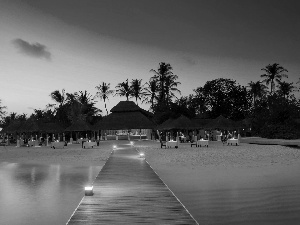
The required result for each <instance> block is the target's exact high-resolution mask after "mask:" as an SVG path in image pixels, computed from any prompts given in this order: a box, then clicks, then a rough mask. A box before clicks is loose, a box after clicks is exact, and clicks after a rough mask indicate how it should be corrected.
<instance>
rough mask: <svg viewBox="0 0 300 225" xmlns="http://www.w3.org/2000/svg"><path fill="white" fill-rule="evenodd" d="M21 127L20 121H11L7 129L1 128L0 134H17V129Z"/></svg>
mask: <svg viewBox="0 0 300 225" xmlns="http://www.w3.org/2000/svg"><path fill="white" fill-rule="evenodd" d="M21 126H22V123H21V122H20V121H12V122H11V123H10V124H9V125H8V126H7V127H5V128H3V130H2V131H1V133H16V132H19V128H20V127H21Z"/></svg>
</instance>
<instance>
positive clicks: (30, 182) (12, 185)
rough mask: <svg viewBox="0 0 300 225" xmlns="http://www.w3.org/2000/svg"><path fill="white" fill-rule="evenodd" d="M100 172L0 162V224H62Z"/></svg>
mask: <svg viewBox="0 0 300 225" xmlns="http://www.w3.org/2000/svg"><path fill="white" fill-rule="evenodd" d="M100 169H101V167H100V166H97V167H79V166H62V165H50V166H48V165H34V164H17V163H0V181H1V182H0V224H24V225H27V224H28V225H29V224H30V225H35V224H46V225H47V224H51V225H53V224H65V223H66V222H67V221H68V219H69V217H70V215H71V214H72V212H73V211H74V209H75V208H76V207H77V205H78V203H79V202H80V200H81V198H82V197H83V195H84V186H86V185H87V184H91V183H92V182H93V180H94V179H95V177H96V176H97V174H98V173H99V171H100Z"/></svg>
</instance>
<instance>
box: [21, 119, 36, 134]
mask: <svg viewBox="0 0 300 225" xmlns="http://www.w3.org/2000/svg"><path fill="white" fill-rule="evenodd" d="M38 131H40V129H39V125H38V123H37V122H36V121H34V120H31V119H29V120H26V121H25V122H24V123H23V124H22V125H21V126H20V127H19V129H18V132H38Z"/></svg>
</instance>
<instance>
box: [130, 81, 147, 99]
mask: <svg viewBox="0 0 300 225" xmlns="http://www.w3.org/2000/svg"><path fill="white" fill-rule="evenodd" d="M130 88H131V90H132V93H131V96H132V97H134V98H135V101H136V104H137V105H138V99H140V100H141V99H142V97H144V96H145V93H146V92H145V91H144V90H145V88H144V85H142V79H141V80H138V79H133V80H132V81H131V86H130Z"/></svg>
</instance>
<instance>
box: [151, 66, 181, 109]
mask: <svg viewBox="0 0 300 225" xmlns="http://www.w3.org/2000/svg"><path fill="white" fill-rule="evenodd" d="M172 70H173V68H172V66H171V65H170V64H169V63H165V62H161V63H160V64H159V67H158V69H157V70H154V69H151V70H150V72H153V73H154V76H153V77H151V80H152V81H154V82H156V83H157V95H156V96H157V103H156V105H153V106H152V108H153V111H154V112H162V111H166V110H170V103H171V102H172V99H173V98H174V97H175V98H176V96H175V93H179V94H180V93H181V92H180V90H179V89H178V88H177V86H178V85H179V84H180V82H178V81H176V80H177V79H178V76H177V75H175V74H173V72H172Z"/></svg>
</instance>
